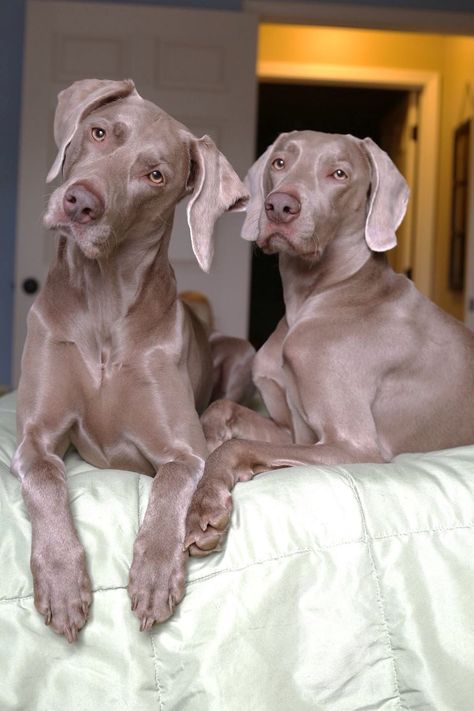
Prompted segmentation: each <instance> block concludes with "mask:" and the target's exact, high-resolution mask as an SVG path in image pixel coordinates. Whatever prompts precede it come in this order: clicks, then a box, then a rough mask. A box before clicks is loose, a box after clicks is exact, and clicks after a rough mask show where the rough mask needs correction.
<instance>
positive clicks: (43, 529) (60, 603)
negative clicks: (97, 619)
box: [12, 432, 92, 642]
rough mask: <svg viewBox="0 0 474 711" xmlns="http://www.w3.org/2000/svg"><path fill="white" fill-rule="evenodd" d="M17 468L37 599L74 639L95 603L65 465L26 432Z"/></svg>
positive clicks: (45, 613) (47, 620)
mask: <svg viewBox="0 0 474 711" xmlns="http://www.w3.org/2000/svg"><path fill="white" fill-rule="evenodd" d="M12 471H13V473H14V474H15V475H16V476H17V477H18V478H19V480H20V482H21V490H22V494H23V498H24V501H25V505H26V508H27V511H28V515H29V518H30V521H31V533H32V544H31V572H32V575H33V591H34V603H35V606H36V609H37V610H38V612H39V613H40V614H41V615H43V617H44V619H45V623H46V624H47V625H49V624H51V626H52V628H53V629H54V630H55V632H57V633H58V634H64V635H65V637H66V638H67V640H68V641H69V642H73V641H74V640H75V639H76V637H77V633H78V631H79V630H80V629H81V628H82V627H83V626H84V624H85V623H86V620H87V617H88V614H89V606H90V604H91V602H92V595H91V584H90V580H89V576H88V574H87V569H86V559H85V553H84V549H83V547H82V545H81V543H80V542H79V539H78V537H77V533H76V531H75V528H74V524H73V521H72V516H71V512H70V509H69V502H68V492H67V486H66V476H65V467H64V463H63V461H62V459H61V458H60V457H59V456H57V455H56V454H55V453H54V450H53V449H51V448H48V447H46V446H45V438H44V436H43V437H40V436H36V437H35V436H34V435H33V434H31V433H28V432H27V433H26V434H25V435H24V437H23V439H22V441H21V443H20V445H19V447H18V449H17V451H16V453H15V456H14V458H13V462H12Z"/></svg>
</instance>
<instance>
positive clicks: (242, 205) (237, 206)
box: [227, 194, 250, 212]
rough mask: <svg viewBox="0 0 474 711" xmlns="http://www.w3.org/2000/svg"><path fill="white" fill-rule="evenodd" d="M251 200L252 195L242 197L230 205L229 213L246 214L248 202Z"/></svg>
mask: <svg viewBox="0 0 474 711" xmlns="http://www.w3.org/2000/svg"><path fill="white" fill-rule="evenodd" d="M249 200H250V195H248V194H246V195H242V196H241V197H239V198H237V200H235V202H233V203H232V205H230V207H228V208H227V211H228V212H245V210H246V209H247V205H248V202H249Z"/></svg>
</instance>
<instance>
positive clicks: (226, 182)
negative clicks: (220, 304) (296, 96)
mask: <svg viewBox="0 0 474 711" xmlns="http://www.w3.org/2000/svg"><path fill="white" fill-rule="evenodd" d="M190 151H191V171H190V176H189V179H188V185H187V187H188V189H189V188H191V189H192V191H193V194H192V197H191V200H190V201H189V203H188V207H187V215H188V225H189V231H190V233H191V244H192V247H193V252H194V254H195V256H196V259H197V261H198V263H199V266H200V267H201V269H202V270H203V271H205V272H208V271H209V269H210V268H211V263H212V258H213V256H214V239H213V233H214V224H215V222H216V220H217V218H218V217H220V215H222V214H223V213H224V212H226V211H234V212H237V211H239V210H243V209H244V208H245V204H246V202H247V200H248V193H247V190H246V189H245V186H244V184H243V183H242V181H241V180H240V178H239V176H238V175H237V173H236V172H235V171H234V169H233V168H232V166H231V165H230V163H229V161H228V160H227V158H225V157H224V156H223V155H222V153H221V152H220V151H219V150H218V148H217V146H216V144H215V143H214V142H213V141H212V140H211V139H210V138H209V136H203V137H202V138H199V139H198V138H194V137H193V138H192V140H191V143H190Z"/></svg>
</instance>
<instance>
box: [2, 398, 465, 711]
mask: <svg viewBox="0 0 474 711" xmlns="http://www.w3.org/2000/svg"><path fill="white" fill-rule="evenodd" d="M0 420H1V421H0V556H1V557H0V561H1V576H0V669H1V674H0V709H1V711H12V710H13V709H15V710H20V709H21V710H22V711H99V710H100V711H125V710H127V711H267V710H268V711H306V710H308V711H310V710H311V711H316V710H318V709H331V711H359V710H360V711H362V709H363V710H364V711H369V709H370V710H371V711H373V710H379V709H380V710H382V709H383V711H389V710H390V709H423V710H426V709H436V711H450V710H451V711H472V709H473V708H474V592H473V591H474V533H473V525H474V447H464V448H459V449H456V450H450V451H444V452H437V453H434V454H430V455H409V456H408V455H404V456H401V457H399V458H398V459H397V460H396V461H395V462H393V463H392V464H388V465H382V466H381V465H353V466H344V467H342V466H339V467H297V468H294V469H286V470H280V471H278V472H274V473H271V474H263V475H261V476H259V477H257V478H256V479H255V480H253V481H252V482H250V483H247V484H242V485H239V486H237V488H236V490H235V492H234V501H235V510H234V516H233V522H232V529H231V532H230V534H229V537H228V541H227V545H226V547H225V550H224V551H223V552H221V553H218V554H214V555H212V556H210V557H209V558H207V559H201V560H192V561H191V563H190V566H189V579H188V582H187V590H186V597H185V599H184V601H183V602H182V603H181V605H180V606H179V608H178V610H177V613H176V614H175V616H174V617H173V618H172V619H171V620H170V621H168V622H167V623H166V624H164V625H162V626H161V627H155V628H153V630H152V633H151V634H142V633H140V632H139V630H138V621H137V619H136V618H135V617H134V615H133V614H132V612H131V611H130V602H129V599H128V595H127V591H126V585H127V575H128V568H129V565H130V561H131V555H132V545H133V540H134V537H135V535H136V532H137V529H138V526H139V521H140V519H141V518H142V516H143V513H144V511H145V507H146V503H147V497H148V494H149V490H150V485H151V480H150V479H149V478H147V477H144V476H139V475H136V474H131V473H127V472H120V471H97V470H94V469H93V468H92V467H90V466H89V465H88V464H86V463H84V462H83V461H82V460H81V459H80V458H79V457H78V456H77V454H71V455H69V456H68V457H67V469H68V476H69V489H70V498H71V506H72V511H73V515H74V519H75V521H76V525H77V528H78V531H79V535H80V538H81V540H82V541H83V543H84V545H85V548H86V551H87V556H88V563H89V570H90V572H91V576H92V582H93V588H94V601H93V606H92V613H91V618H90V620H89V622H88V623H87V625H86V627H85V628H84V629H83V630H82V631H81V633H80V635H79V641H78V642H77V643H76V644H74V645H69V644H68V643H67V642H66V640H65V639H64V638H61V637H58V636H56V635H55V634H54V633H53V632H52V630H51V629H49V628H48V627H45V625H44V624H43V622H42V619H41V618H40V616H39V614H38V613H37V612H36V611H35V609H34V606H33V600H32V584H31V576H30V571H29V548H30V525H29V521H28V519H27V516H26V513H25V508H24V506H23V502H22V498H21V494H20V487H19V483H18V481H17V480H16V479H14V477H13V476H12V475H11V474H10V473H9V468H8V467H9V461H10V458H11V455H12V453H13V450H14V446H15V436H14V427H15V425H14V397H13V396H7V397H4V398H2V399H1V400H0Z"/></svg>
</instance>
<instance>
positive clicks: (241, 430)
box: [201, 400, 292, 452]
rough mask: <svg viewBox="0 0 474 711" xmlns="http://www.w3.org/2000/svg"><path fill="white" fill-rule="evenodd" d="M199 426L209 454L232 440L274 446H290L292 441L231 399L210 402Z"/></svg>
mask: <svg viewBox="0 0 474 711" xmlns="http://www.w3.org/2000/svg"><path fill="white" fill-rule="evenodd" d="M201 424H202V428H203V431H204V435H205V437H206V442H207V446H208V449H209V452H213V451H214V450H216V449H217V448H218V447H220V445H221V444H223V443H224V442H226V441H227V440H229V439H234V438H235V439H251V440H258V441H262V442H274V443H275V444H282V443H288V444H290V443H291V441H292V436H291V433H290V431H289V429H288V428H287V427H283V426H281V425H279V424H277V423H276V422H274V421H273V420H272V419H270V418H269V417H264V416H263V415H261V414H259V413H258V412H255V411H254V410H250V409H249V408H248V407H244V406H243V405H239V404H237V403H235V402H232V401H231V400H216V402H213V403H211V405H209V407H208V408H207V410H205V411H204V413H203V414H202V415H201Z"/></svg>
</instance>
